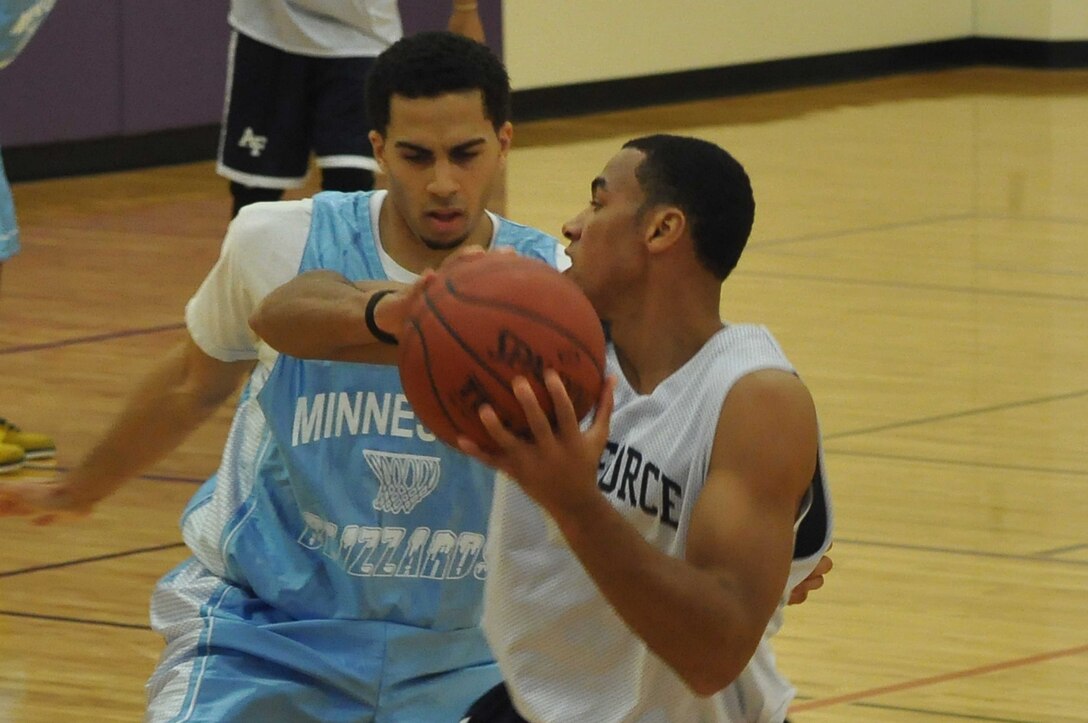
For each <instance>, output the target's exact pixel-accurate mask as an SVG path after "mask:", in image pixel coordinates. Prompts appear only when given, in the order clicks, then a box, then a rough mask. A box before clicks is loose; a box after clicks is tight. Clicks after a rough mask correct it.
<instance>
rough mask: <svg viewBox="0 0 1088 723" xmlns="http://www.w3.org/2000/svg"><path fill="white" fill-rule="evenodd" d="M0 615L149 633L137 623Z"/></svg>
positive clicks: (15, 613)
mask: <svg viewBox="0 0 1088 723" xmlns="http://www.w3.org/2000/svg"><path fill="white" fill-rule="evenodd" d="M0 615H3V616H5V617H9V618H23V619H24V620H26V619H29V620H46V621H49V622H54V623H78V624H80V625H99V626H106V627H110V628H125V629H127V630H145V631H148V632H150V630H151V626H150V625H147V624H143V625H139V624H137V623H118V622H113V621H111V620H91V619H88V618H72V617H68V616H66V615H43V614H41V613H24V612H20V611H18V610H0Z"/></svg>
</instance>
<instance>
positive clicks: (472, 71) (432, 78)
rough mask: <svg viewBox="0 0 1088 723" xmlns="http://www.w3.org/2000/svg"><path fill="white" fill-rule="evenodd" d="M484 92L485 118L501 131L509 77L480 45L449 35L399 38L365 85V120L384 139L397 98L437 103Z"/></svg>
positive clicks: (506, 114) (505, 117) (506, 113)
mask: <svg viewBox="0 0 1088 723" xmlns="http://www.w3.org/2000/svg"><path fill="white" fill-rule="evenodd" d="M471 90H480V91H481V92H482V93H483V102H484V113H485V115H486V116H487V119H488V120H490V121H491V125H492V126H494V127H495V130H496V131H497V130H498V129H499V128H501V127H502V125H503V124H504V123H506V121H507V120H509V118H510V77H509V76H508V75H507V73H506V68H505V66H503V64H502V61H501V60H499V59H498V58H497V57H495V54H494V53H492V52H491V50H490V49H489V48H488V47H487V46H486V45H483V44H482V43H478V42H476V41H475V40H470V39H468V38H466V37H464V36H461V35H456V34H454V33H448V32H426V33H417V34H415V35H409V36H405V37H403V38H401V39H400V40H398V41H397V42H395V43H393V44H392V45H391V46H389V47H388V48H387V49H386V50H385V51H384V52H383V53H382V54H381V55H379V56H378V57H377V59H376V60H375V61H374V65H373V66H371V69H370V73H369V74H368V75H367V80H366V105H367V114H368V115H369V116H370V124H371V127H372V128H374V129H375V130H377V131H378V132H379V133H381V134H383V135H384V134H385V132H386V130H387V129H388V128H389V108H390V104H391V100H392V98H393V96H394V95H400V96H404V97H405V98H435V97H437V96H440V95H443V94H445V93H457V92H462V91H471Z"/></svg>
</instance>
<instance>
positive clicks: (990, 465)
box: [824, 447, 1088, 477]
mask: <svg viewBox="0 0 1088 723" xmlns="http://www.w3.org/2000/svg"><path fill="white" fill-rule="evenodd" d="M824 454H825V455H828V456H831V455H841V456H843V457H871V458H873V459H890V460H895V461H897V462H919V463H922V464H937V465H952V466H957V467H976V468H978V469H994V470H1001V471H1005V472H1029V473H1031V474H1055V475H1069V476H1071V477H1088V469H1061V468H1057V467H1028V466H1024V465H1017V464H997V463H994V462H973V461H969V460H962V459H942V458H940V457H919V456H916V455H910V454H885V453H883V452H864V451H859V450H852V449H835V448H833V447H824Z"/></svg>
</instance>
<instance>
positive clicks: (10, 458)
mask: <svg viewBox="0 0 1088 723" xmlns="http://www.w3.org/2000/svg"><path fill="white" fill-rule="evenodd" d="M25 460H26V454H25V453H24V452H23V448H22V447H16V446H15V445H14V444H4V443H2V442H0V474H3V473H4V472H14V471H15V470H17V469H19V468H20V467H22V466H23V462H24V461H25Z"/></svg>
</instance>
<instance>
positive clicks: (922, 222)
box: [747, 212, 978, 249]
mask: <svg viewBox="0 0 1088 723" xmlns="http://www.w3.org/2000/svg"><path fill="white" fill-rule="evenodd" d="M972 218H978V215H977V214H975V213H970V212H968V213H952V214H947V215H944V216H932V217H930V218H918V219H914V220H912V221H896V222H895V223H882V224H876V225H874V226H858V227H855V228H844V229H839V230H838V231H825V232H822V233H812V234H802V235H800V236H785V237H783V238H773V239H767V240H766V241H758V240H753V242H749V243H748V246H747V248H748V249H761V248H764V247H767V246H781V245H783V244H792V243H801V242H804V241H827V240H830V239H837V238H841V237H843V236H857V235H859V234H864V233H879V232H881V231H894V230H895V229H900V228H914V227H916V226H931V225H933V224H939V223H948V222H949V221H963V220H966V219H972Z"/></svg>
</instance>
